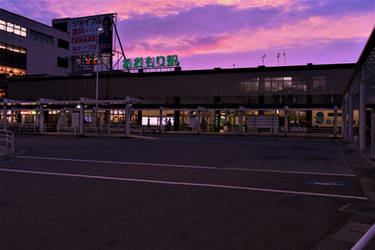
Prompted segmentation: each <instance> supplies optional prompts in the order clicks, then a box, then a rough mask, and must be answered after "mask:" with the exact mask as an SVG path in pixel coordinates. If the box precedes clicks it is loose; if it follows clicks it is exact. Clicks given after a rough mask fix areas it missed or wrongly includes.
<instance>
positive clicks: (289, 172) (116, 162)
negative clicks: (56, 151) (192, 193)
mask: <svg viewBox="0 0 375 250" xmlns="http://www.w3.org/2000/svg"><path fill="white" fill-rule="evenodd" d="M18 158H22V159H35V160H53V161H75V162H88V163H102V164H118V165H138V166H149V167H173V168H197V169H211V170H230V171H246V172H263V173H278V174H304V175H326V176H347V177H355V176H356V175H355V174H339V173H337V174H336V173H325V172H306V171H282V170H269V169H250V168H220V167H209V166H197V165H179V164H164V163H147V162H126V161H100V160H83V159H71V158H59V157H41V156H18Z"/></svg>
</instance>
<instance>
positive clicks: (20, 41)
mask: <svg viewBox="0 0 375 250" xmlns="http://www.w3.org/2000/svg"><path fill="white" fill-rule="evenodd" d="M69 73H70V69H69V34H68V33H66V32H63V31H61V30H58V29H55V28H53V27H51V26H48V25H45V24H42V23H39V22H36V21H34V20H31V19H28V18H26V17H23V16H20V15H17V14H15V13H12V12H9V11H7V10H4V9H1V8H0V74H6V75H9V76H12V75H41V74H43V75H51V76H64V75H68V74H69Z"/></svg>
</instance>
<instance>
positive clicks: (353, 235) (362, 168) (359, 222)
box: [314, 140, 375, 250]
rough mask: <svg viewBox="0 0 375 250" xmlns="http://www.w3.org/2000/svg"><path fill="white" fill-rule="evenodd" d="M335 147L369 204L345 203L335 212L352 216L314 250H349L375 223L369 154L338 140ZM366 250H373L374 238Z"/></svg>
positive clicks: (374, 173)
mask: <svg viewBox="0 0 375 250" xmlns="http://www.w3.org/2000/svg"><path fill="white" fill-rule="evenodd" d="M337 144H338V148H339V150H340V153H341V155H342V157H343V159H344V160H345V161H346V163H347V164H348V165H349V166H350V167H351V169H352V171H353V172H354V173H355V174H356V175H357V179H358V181H359V182H360V184H361V186H362V189H363V191H364V192H365V194H366V196H367V197H368V201H366V202H357V203H348V204H346V205H345V206H343V207H341V208H340V209H338V211H340V212H345V213H352V215H351V216H350V217H349V219H348V220H346V221H344V222H343V223H341V224H340V225H338V226H337V227H336V228H334V229H333V230H332V232H331V233H330V234H328V235H327V236H326V237H325V238H324V239H322V240H321V241H320V242H319V243H318V244H317V246H316V247H315V248H314V249H315V250H318V249H319V250H323V249H329V250H336V249H337V250H341V249H351V247H353V246H354V244H355V243H356V242H357V241H358V240H359V239H360V238H361V237H362V236H363V235H364V234H365V233H366V232H367V230H368V229H369V228H370V227H371V226H372V225H373V224H374V223H375V162H374V161H371V160H370V152H369V151H368V152H357V151H355V150H354V149H355V148H354V147H355V144H346V143H345V142H344V141H343V140H337ZM365 249H375V237H374V238H373V239H372V240H371V242H370V243H369V245H368V246H367V247H366V248H365Z"/></svg>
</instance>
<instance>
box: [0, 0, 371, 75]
mask: <svg viewBox="0 0 375 250" xmlns="http://www.w3.org/2000/svg"><path fill="white" fill-rule="evenodd" d="M0 6H1V8H4V9H6V10H8V11H11V12H15V13H17V14H20V15H23V16H26V17H28V18H31V19H34V20H37V21H39V22H42V23H45V24H48V25H51V20H52V19H54V18H63V17H78V16H85V15H95V14H104V13H112V12H116V13H118V20H117V25H118V29H119V32H120V37H121V40H122V43H123V46H124V47H125V53H126V56H127V57H128V58H134V57H139V56H157V55H172V54H177V55H179V57H180V63H181V66H182V69H183V70H184V69H185V70H187V69H209V68H213V67H222V68H233V67H236V68H238V67H256V66H258V65H260V64H262V58H261V57H262V55H264V54H265V55H266V57H265V65H266V66H277V53H281V54H282V53H283V52H284V51H285V53H286V58H285V59H286V65H302V64H306V63H310V62H311V63H313V64H327V63H328V64H329V63H352V62H356V61H357V59H358V57H359V55H360V53H361V51H362V49H363V48H364V46H365V44H366V41H367V39H368V37H369V35H370V34H371V31H372V30H373V28H374V24H375V1H374V0H354V1H349V0H316V1H315V0H314V1H313V0H311V1H303V0H199V1H195V0H160V1H159V0H155V1H152V0H134V1H129V0H122V1H111V0H109V1H104V0H101V1H94V0H86V1H81V0H78V1H76V0H63V1H33V0H28V1H25V0H0ZM233 65H234V66H233ZM280 65H284V58H283V56H282V55H281V56H280Z"/></svg>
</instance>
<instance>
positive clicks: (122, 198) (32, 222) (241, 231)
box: [0, 135, 366, 249]
mask: <svg viewBox="0 0 375 250" xmlns="http://www.w3.org/2000/svg"><path fill="white" fill-rule="evenodd" d="M16 147H17V156H16V157H14V158H9V159H3V160H2V161H0V248H1V249H312V248H314V247H315V246H316V245H317V244H318V242H319V241H321V240H322V239H323V238H324V237H325V236H326V235H327V234H329V233H330V232H331V231H332V230H334V229H335V228H336V227H337V226H338V225H340V224H342V223H343V221H345V220H346V219H347V218H348V217H349V216H350V214H349V213H344V212H340V211H338V210H337V209H339V208H340V207H342V206H343V205H345V204H346V203H348V202H352V203H353V202H363V200H364V199H366V197H365V195H364V193H363V191H362V188H361V187H360V185H359V183H358V181H357V178H356V176H355V175H354V174H353V173H352V171H351V169H350V168H349V166H348V164H347V163H346V160H345V156H344V154H343V153H342V152H341V151H340V150H339V148H338V147H337V145H336V142H335V140H334V139H314V138H272V137H238V136H191V135H182V136H177V135H169V136H167V135H165V136H158V137H154V138H148V139H119V138H87V137H82V138H74V137H54V136H35V137H32V136H23V137H18V138H16Z"/></svg>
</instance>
